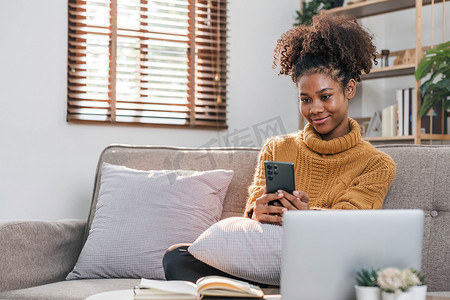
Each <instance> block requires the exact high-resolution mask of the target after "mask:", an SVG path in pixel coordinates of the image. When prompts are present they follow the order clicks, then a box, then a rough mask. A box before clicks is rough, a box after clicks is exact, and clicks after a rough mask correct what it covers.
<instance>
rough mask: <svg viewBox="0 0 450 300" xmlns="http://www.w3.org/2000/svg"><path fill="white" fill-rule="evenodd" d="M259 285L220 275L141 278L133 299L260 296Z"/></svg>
mask: <svg viewBox="0 0 450 300" xmlns="http://www.w3.org/2000/svg"><path fill="white" fill-rule="evenodd" d="M263 296H264V293H263V291H262V290H261V289H260V288H259V286H256V285H252V284H250V283H248V282H245V281H240V280H235V279H231V278H227V277H222V276H206V277H202V278H200V279H199V280H197V282H196V283H192V282H189V281H180V280H172V281H164V280H152V279H141V282H140V283H139V286H138V287H137V288H136V289H135V295H134V299H135V300H147V299H160V300H171V299H176V300H182V299H201V298H203V297H205V298H214V297H217V298H219V297H220V298H224V297H227V298H228V297H230V298H262V297H263Z"/></svg>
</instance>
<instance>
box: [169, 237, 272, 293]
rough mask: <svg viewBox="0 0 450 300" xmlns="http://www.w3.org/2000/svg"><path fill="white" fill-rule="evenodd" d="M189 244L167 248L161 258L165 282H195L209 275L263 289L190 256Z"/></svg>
mask: <svg viewBox="0 0 450 300" xmlns="http://www.w3.org/2000/svg"><path fill="white" fill-rule="evenodd" d="M189 246H190V244H177V245H174V246H172V247H170V248H169V250H167V252H166V253H165V254H164V257H163V261H162V264H163V268H164V273H165V275H166V279H167V280H185V281H191V282H194V283H195V282H196V281H197V280H198V279H199V278H201V277H204V276H209V275H219V276H224V277H229V278H233V279H237V280H244V281H247V282H250V283H252V284H256V285H259V286H261V287H265V286H266V285H263V284H261V283H255V282H251V281H248V280H245V279H242V278H238V277H236V276H233V275H230V274H228V273H225V272H222V271H220V270H218V269H216V268H213V267H211V266H210V265H208V264H205V263H204V262H202V261H200V260H198V259H196V258H195V257H194V256H192V255H191V254H190V253H189V251H188V250H187V248H188V247H189Z"/></svg>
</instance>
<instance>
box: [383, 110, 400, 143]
mask: <svg viewBox="0 0 450 300" xmlns="http://www.w3.org/2000/svg"><path fill="white" fill-rule="evenodd" d="M397 114H398V111H397V104H395V105H390V106H388V107H385V108H383V110H382V111H381V135H382V136H396V135H397V126H398V124H397V123H398V121H397Z"/></svg>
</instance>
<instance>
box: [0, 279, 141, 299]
mask: <svg viewBox="0 0 450 300" xmlns="http://www.w3.org/2000/svg"><path fill="white" fill-rule="evenodd" d="M138 284H139V279H82V280H71V281H60V282H55V283H50V284H45V285H41V286H36V287H32V288H26V289H21V290H14V291H7V292H3V293H0V299H1V300H82V299H85V298H87V297H89V296H91V295H93V294H97V293H103V292H108V291H114V290H122V289H132V288H133V287H135V286H137V285H138Z"/></svg>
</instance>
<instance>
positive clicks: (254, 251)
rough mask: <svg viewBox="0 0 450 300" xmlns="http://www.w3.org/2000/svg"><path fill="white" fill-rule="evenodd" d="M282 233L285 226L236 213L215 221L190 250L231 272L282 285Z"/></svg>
mask: <svg viewBox="0 0 450 300" xmlns="http://www.w3.org/2000/svg"><path fill="white" fill-rule="evenodd" d="M282 233H283V229H282V227H281V226H277V225H270V224H262V223H260V222H257V221H254V220H251V219H249V218H244V217H232V218H228V219H224V220H222V221H219V222H218V223H216V224H214V225H212V226H211V227H210V228H209V229H208V230H206V231H205V232H204V233H202V234H201V235H200V236H199V237H198V238H197V239H196V240H195V242H194V243H193V244H192V245H191V246H190V247H189V248H188V251H189V252H190V253H191V254H192V255H193V256H194V257H195V258H197V259H198V260H201V261H203V262H205V263H207V264H208V265H210V266H213V267H214V268H216V269H219V270H221V271H223V272H226V273H228V274H231V275H234V276H237V277H240V278H242V279H245V280H250V281H254V282H259V283H264V284H270V285H279V284H280V270H281V240H282Z"/></svg>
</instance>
